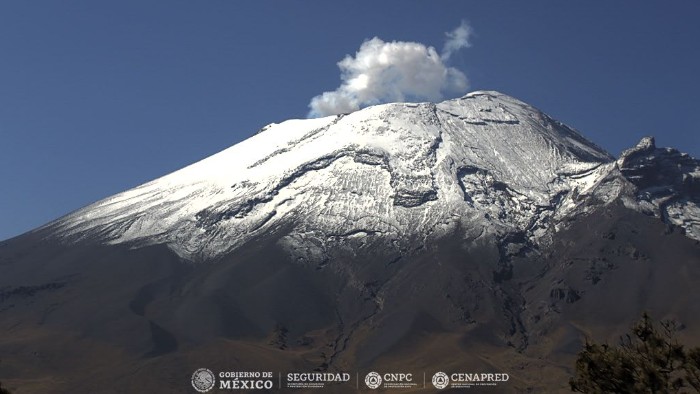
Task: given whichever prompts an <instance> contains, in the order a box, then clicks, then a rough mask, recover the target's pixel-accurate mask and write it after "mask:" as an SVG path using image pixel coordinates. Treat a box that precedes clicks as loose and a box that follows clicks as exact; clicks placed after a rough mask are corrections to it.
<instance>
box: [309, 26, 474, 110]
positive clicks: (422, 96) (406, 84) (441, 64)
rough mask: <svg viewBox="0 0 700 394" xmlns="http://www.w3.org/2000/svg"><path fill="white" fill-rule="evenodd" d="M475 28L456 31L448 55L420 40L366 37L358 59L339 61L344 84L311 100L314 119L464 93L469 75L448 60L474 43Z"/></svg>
mask: <svg viewBox="0 0 700 394" xmlns="http://www.w3.org/2000/svg"><path fill="white" fill-rule="evenodd" d="M470 34H471V28H470V27H469V25H467V24H466V23H465V22H462V24H461V25H460V26H459V27H458V28H456V29H455V30H453V31H452V32H450V33H446V35H447V41H446V42H445V47H444V49H443V52H442V54H440V55H439V54H438V53H437V51H436V50H435V48H433V47H428V46H425V45H423V44H421V43H417V42H402V41H394V42H384V41H382V40H381V39H379V38H377V37H375V38H372V39H371V40H368V41H365V42H363V43H362V45H361V46H360V49H359V50H358V51H357V53H356V54H355V56H354V57H352V56H350V55H348V56H346V57H345V59H343V60H341V61H340V62H338V67H339V68H340V78H341V80H342V83H341V85H340V86H339V87H338V88H337V89H336V90H334V91H331V92H324V93H323V94H320V95H318V96H316V97H314V98H313V99H311V102H310V103H309V108H310V111H309V117H320V116H327V115H335V114H339V113H346V112H352V111H356V110H358V109H360V108H362V107H366V106H368V105H374V104H380V103H388V102H396V101H438V100H441V99H442V98H443V97H444V94H445V93H464V92H465V91H466V89H467V87H468V83H467V77H466V75H464V73H462V72H461V71H459V70H457V69H456V68H453V67H449V66H447V65H446V64H445V62H446V61H447V60H448V59H449V58H450V56H452V54H453V53H454V52H455V51H458V50H460V49H462V48H466V47H468V46H469V45H470V44H469V36H470Z"/></svg>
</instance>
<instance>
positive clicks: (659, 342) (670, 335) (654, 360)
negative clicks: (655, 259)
mask: <svg viewBox="0 0 700 394" xmlns="http://www.w3.org/2000/svg"><path fill="white" fill-rule="evenodd" d="M658 326H660V328H657V325H655V324H654V322H653V321H652V319H651V317H650V316H649V315H648V314H646V313H644V315H643V316H642V319H641V320H640V321H639V322H637V323H636V324H634V326H633V327H632V332H631V334H626V335H625V336H623V337H622V338H621V340H620V344H619V345H618V346H610V345H607V344H602V345H601V344H597V343H591V342H587V343H586V344H585V346H584V349H583V351H581V353H579V355H578V359H577V360H576V376H575V377H574V378H572V379H571V380H570V381H569V384H570V385H571V389H572V390H573V391H578V392H582V393H603V392H604V393H674V392H688V391H689V390H690V391H696V392H700V348H698V347H694V348H689V349H686V348H685V346H683V345H682V344H681V343H679V341H678V339H677V337H676V332H677V331H678V329H679V326H678V324H677V323H676V322H674V321H671V320H665V321H662V322H660V323H659V324H658Z"/></svg>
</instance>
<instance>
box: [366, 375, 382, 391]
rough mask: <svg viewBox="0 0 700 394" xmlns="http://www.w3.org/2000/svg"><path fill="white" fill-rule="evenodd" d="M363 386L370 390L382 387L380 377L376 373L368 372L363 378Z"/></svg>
mask: <svg viewBox="0 0 700 394" xmlns="http://www.w3.org/2000/svg"><path fill="white" fill-rule="evenodd" d="M365 384H366V385H367V387H369V388H371V389H372V390H374V389H378V388H379V386H381V385H382V377H381V375H379V374H378V373H377V372H370V373H368V374H367V376H365Z"/></svg>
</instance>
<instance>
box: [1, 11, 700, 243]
mask: <svg viewBox="0 0 700 394" xmlns="http://www.w3.org/2000/svg"><path fill="white" fill-rule="evenodd" d="M698 15H700V2H698V1H694V0H692V1H691V0H688V1H682V0H679V1H673V2H660V1H627V2H625V1H615V2H611V1H589V2H572V1H532V2H530V1H528V2H524V1H520V0H513V1H463V0H460V1H413V0H400V1H398V0H396V1H394V0H389V1H353V2H340V1H295V0H287V1H263V0H257V1H223V0H221V1H214V0H211V1H172V0H169V1H153V0H139V1H111V2H107V1H93V0H85V1H77V0H73V1H71V0H67V1H60V2H58V1H41V0H36V1H21V0H17V1H14V0H8V1H3V2H0V184H1V185H2V186H1V187H0V239H5V238H9V237H11V236H14V235H18V234H20V233H22V232H24V231H27V230H30V229H31V228H34V227H36V226H39V225H41V224H44V223H46V222H48V221H50V220H52V219H55V218H57V217H59V216H61V215H63V214H66V213H68V212H70V211H72V210H75V209H77V208H80V207H82V206H84V205H87V204H89V203H91V202H94V201H96V200H99V199H101V198H104V197H107V196H109V195H112V194H114V193H117V192H120V191H123V190H126V189H128V188H131V187H134V186H136V185H138V184H141V183H143V182H146V181H148V180H151V179H153V178H156V177H158V176H161V175H164V174H166V173H168V172H171V171H174V170H176V169H178V168H181V167H183V166H185V165H187V164H190V163H192V162H194V161H197V160H199V159H201V158H204V157H206V156H209V155H211V154H213V153H215V152H217V151H220V150H222V149H224V148H226V147H228V146H230V145H232V144H234V143H236V142H238V141H241V140H242V139H245V138H246V137H248V136H250V135H252V134H253V133H255V132H256V131H257V130H258V129H260V128H261V127H262V126H264V125H266V124H268V123H271V122H279V121H282V120H285V119H288V118H303V117H305V116H307V114H308V113H309V110H310V108H309V106H308V105H309V102H310V100H311V99H312V98H313V97H315V96H317V95H320V94H321V93H323V92H326V91H333V90H335V89H336V88H338V87H339V85H340V83H341V80H340V71H339V69H338V66H337V65H336V63H337V62H339V61H340V60H342V59H343V58H344V57H345V56H346V55H351V56H354V55H355V53H356V52H357V51H358V49H359V48H360V46H361V45H362V43H363V42H364V41H366V40H369V39H372V38H373V37H378V38H380V39H381V40H383V42H391V41H403V42H416V43H421V44H423V45H425V46H433V47H435V48H436V51H437V52H438V53H440V52H441V50H442V48H443V45H444V44H445V39H446V36H445V33H446V32H449V31H452V30H453V29H455V28H456V27H458V26H459V25H460V23H461V22H462V21H463V20H464V21H466V22H467V23H468V25H469V26H470V27H471V28H472V30H473V33H472V34H471V35H470V38H469V41H470V43H471V46H470V47H469V48H462V49H460V50H458V51H456V52H455V53H453V54H452V55H451V56H450V57H449V59H448V60H447V61H446V62H445V66H446V67H450V68H453V69H455V70H458V71H459V72H461V73H463V74H464V75H466V78H467V79H468V81H469V89H467V90H479V89H493V90H499V91H502V92H504V93H507V94H510V95H512V96H515V97H517V98H519V99H521V100H523V101H526V102H528V103H530V104H532V105H535V106H536V107H538V108H540V109H542V110H543V111H545V112H547V113H548V114H550V115H552V116H553V117H555V118H557V119H559V120H561V121H563V122H564V123H567V124H569V125H571V126H573V127H575V128H577V129H578V130H580V131H581V132H582V134H583V135H584V136H586V137H587V138H589V139H590V140H592V141H594V142H596V143H598V144H599V145H601V146H602V147H604V148H605V149H607V150H608V151H610V152H611V153H613V154H614V155H618V154H619V152H620V151H621V150H623V149H625V148H627V147H629V146H631V145H633V144H635V143H636V142H637V141H638V140H639V138H640V137H642V136H643V135H649V134H651V135H655V136H656V137H657V144H658V145H664V146H674V147H677V148H679V149H680V150H682V151H686V152H689V153H690V154H692V155H693V156H695V157H700V132H699V131H698V122H697V119H698V113H700V111H699V108H700V78H699V77H698V70H700V45H698V42H700V24H699V23H697V17H698ZM452 94H453V95H454V94H455V93H454V92H453V93H452ZM445 95H446V96H447V93H446V94H445Z"/></svg>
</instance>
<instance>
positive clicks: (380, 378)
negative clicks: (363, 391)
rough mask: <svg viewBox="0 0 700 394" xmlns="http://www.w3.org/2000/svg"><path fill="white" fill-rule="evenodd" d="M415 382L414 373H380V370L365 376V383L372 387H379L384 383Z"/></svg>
mask: <svg viewBox="0 0 700 394" xmlns="http://www.w3.org/2000/svg"><path fill="white" fill-rule="evenodd" d="M411 382H413V374H411V373H385V374H383V375H380V374H379V373H378V372H370V373H368V374H367V376H365V385H367V387H369V388H370V389H372V390H374V389H378V388H379V387H381V385H382V383H385V384H393V383H411Z"/></svg>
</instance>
